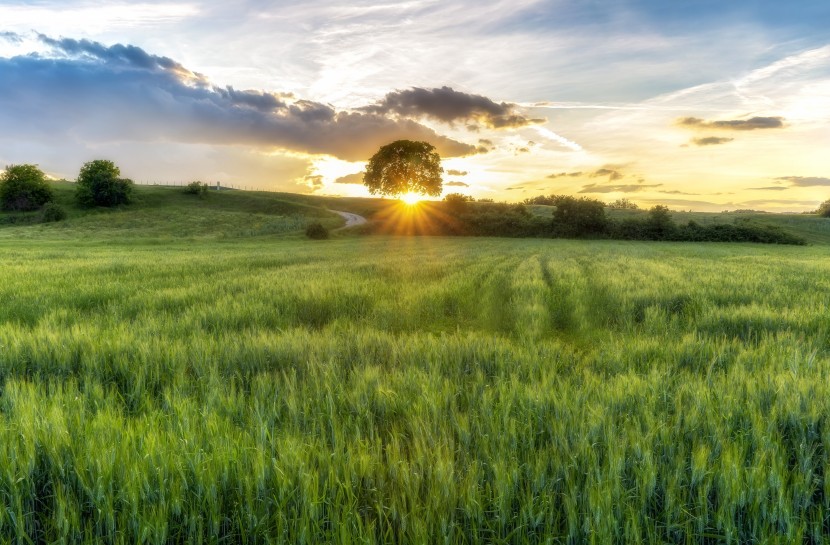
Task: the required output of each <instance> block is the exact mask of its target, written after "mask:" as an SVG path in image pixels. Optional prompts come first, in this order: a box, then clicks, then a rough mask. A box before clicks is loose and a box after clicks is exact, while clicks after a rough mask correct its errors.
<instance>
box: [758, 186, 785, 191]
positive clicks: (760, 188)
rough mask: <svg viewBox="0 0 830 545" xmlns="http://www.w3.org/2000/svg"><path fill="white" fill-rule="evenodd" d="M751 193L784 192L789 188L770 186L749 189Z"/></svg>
mask: <svg viewBox="0 0 830 545" xmlns="http://www.w3.org/2000/svg"><path fill="white" fill-rule="evenodd" d="M749 189H750V190H752V191H786V190H787V189H789V187H787V186H785V185H770V186H767V187H750V188H749Z"/></svg>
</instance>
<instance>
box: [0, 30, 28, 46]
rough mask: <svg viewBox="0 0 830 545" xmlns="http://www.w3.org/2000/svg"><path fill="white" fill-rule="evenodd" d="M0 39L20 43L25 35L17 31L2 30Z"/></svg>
mask: <svg viewBox="0 0 830 545" xmlns="http://www.w3.org/2000/svg"><path fill="white" fill-rule="evenodd" d="M0 39H3V40H6V41H7V42H11V43H13V44H19V43H22V42H23V37H22V36H21V35H20V34H18V33H17V32H8V31H5V32H0Z"/></svg>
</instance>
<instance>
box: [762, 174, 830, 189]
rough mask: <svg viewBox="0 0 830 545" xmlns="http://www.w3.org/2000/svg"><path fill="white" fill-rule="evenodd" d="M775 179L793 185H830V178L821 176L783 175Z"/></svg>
mask: <svg viewBox="0 0 830 545" xmlns="http://www.w3.org/2000/svg"><path fill="white" fill-rule="evenodd" d="M775 179H776V180H777V181H779V182H787V183H789V184H790V186H791V187H820V186H830V178H824V177H819V176H781V177H780V178H775Z"/></svg>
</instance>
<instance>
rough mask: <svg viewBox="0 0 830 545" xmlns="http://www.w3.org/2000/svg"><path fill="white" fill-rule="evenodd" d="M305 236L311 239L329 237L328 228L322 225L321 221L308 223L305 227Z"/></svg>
mask: <svg viewBox="0 0 830 545" xmlns="http://www.w3.org/2000/svg"><path fill="white" fill-rule="evenodd" d="M305 236H307V237H308V238H310V239H313V240H323V239H327V238H329V230H328V229H326V228H325V227H323V225H322V224H321V223H318V222H314V223H309V224H308V227H306V228H305Z"/></svg>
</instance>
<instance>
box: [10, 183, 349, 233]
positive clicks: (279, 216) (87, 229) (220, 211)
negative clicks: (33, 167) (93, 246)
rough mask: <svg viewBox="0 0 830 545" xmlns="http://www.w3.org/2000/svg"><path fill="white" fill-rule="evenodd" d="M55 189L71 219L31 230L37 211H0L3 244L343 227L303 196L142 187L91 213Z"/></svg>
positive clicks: (60, 186)
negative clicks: (127, 199)
mask: <svg viewBox="0 0 830 545" xmlns="http://www.w3.org/2000/svg"><path fill="white" fill-rule="evenodd" d="M52 187H53V188H54V191H55V196H56V199H55V200H56V202H57V203H58V204H59V205H61V206H62V207H64V208H65V209H66V210H67V212H68V219H67V220H65V221H62V222H57V223H54V224H39V225H32V223H35V222H37V220H38V213H37V212H33V213H28V214H19V213H3V212H0V226H2V225H3V224H11V225H10V226H7V227H3V228H0V239H7V240H19V239H23V238H28V239H36V240H56V239H62V240H76V239H79V238H82V239H94V240H100V239H108V240H110V241H118V240H124V239H128V240H133V239H146V240H161V241H164V240H171V239H177V238H187V239H217V238H232V239H238V238H242V237H251V236H265V235H271V236H273V235H287V234H296V233H298V232H302V231H303V230H304V229H305V227H306V226H307V225H308V223H310V222H316V221H319V222H321V223H323V224H324V225H325V226H326V227H329V228H331V227H336V226H339V225H341V224H342V223H343V222H342V220H341V219H340V218H339V216H337V215H336V214H333V213H332V212H329V211H328V210H327V209H326V208H325V207H324V206H320V205H321V204H322V203H311V204H309V203H308V202H307V201H306V199H303V198H302V197H301V196H299V195H295V196H293V198H292V196H291V195H289V194H278V193H264V192H243V191H223V192H218V193H217V192H214V191H210V192H208V195H207V196H206V198H204V199H202V198H199V197H198V196H196V195H186V194H184V192H183V189H182V188H167V187H153V186H138V187H136V191H135V203H134V204H131V205H130V206H128V207H121V208H115V209H105V208H96V209H91V210H89V209H82V208H78V207H77V206H76V205H75V200H74V189H75V187H74V184H71V183H65V182H64V183H54V184H52Z"/></svg>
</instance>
